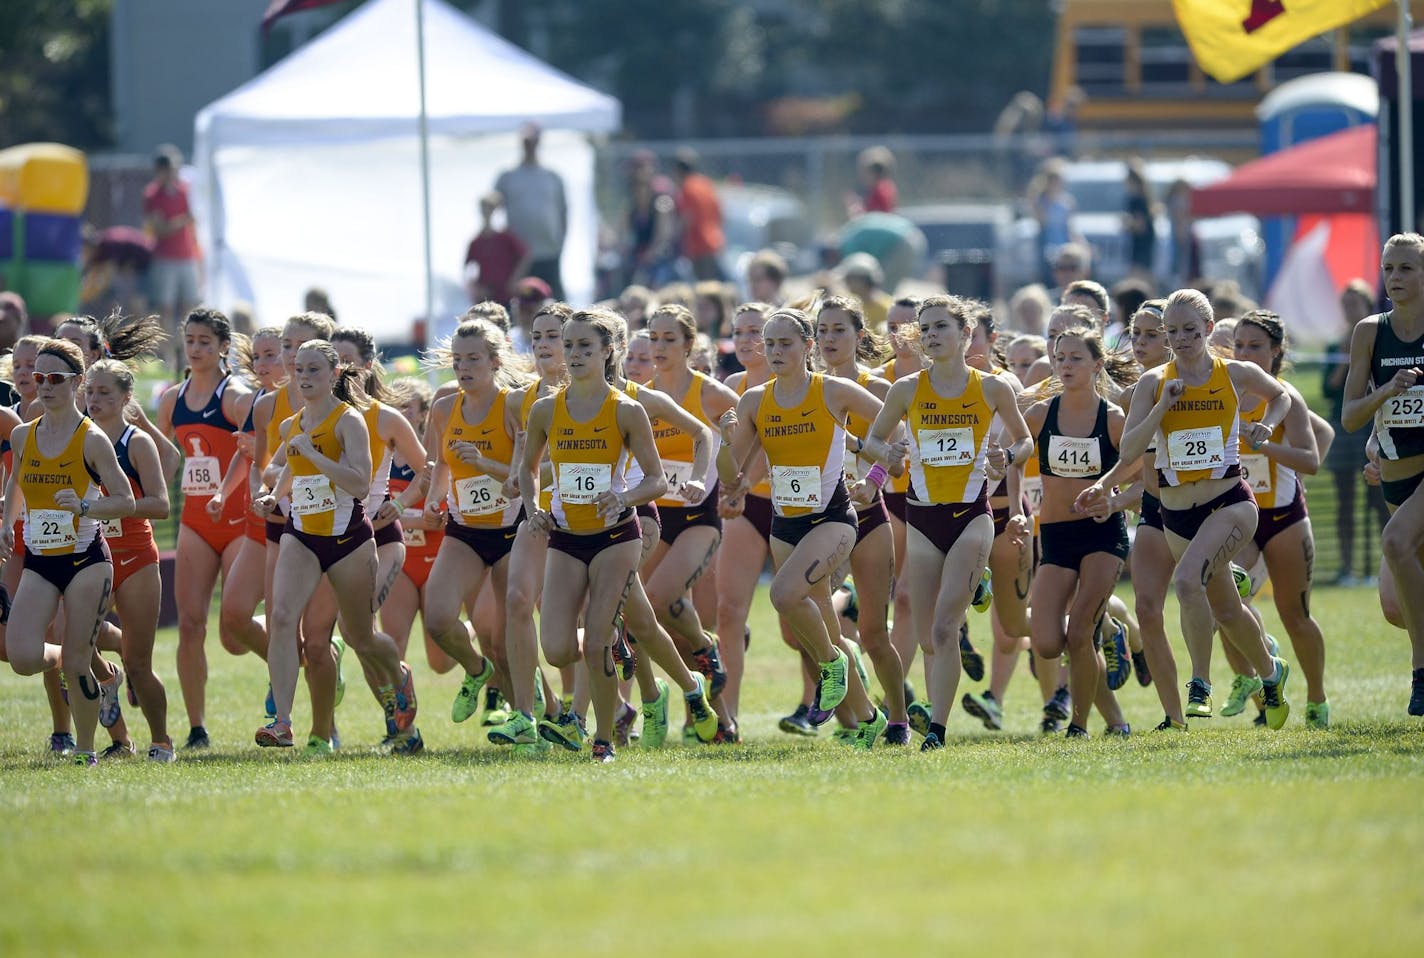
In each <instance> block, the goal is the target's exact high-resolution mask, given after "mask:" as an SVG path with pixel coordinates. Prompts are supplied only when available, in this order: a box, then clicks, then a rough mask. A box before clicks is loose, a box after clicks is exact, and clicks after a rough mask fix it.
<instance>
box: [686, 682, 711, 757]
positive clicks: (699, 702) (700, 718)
mask: <svg viewBox="0 0 1424 958" xmlns="http://www.w3.org/2000/svg"><path fill="white" fill-rule="evenodd" d="M692 677H693V678H694V679H696V680H697V690H696V691H694V692H687V693H685V694H684V695H683V698H684V699H685V700H686V701H687V712H688V714H689V715H690V716H691V717H692V730H693V732H694V733H695V734H696V735H697V739H698V741H701V742H710V741H712V740H713V739H714V738H716V737H717V713H716V712H714V711H712V703H711V702H709V701H707V687H706V686H707V684H706V682H705V681H704V680H703V678H702V673H701V672H693V673H692Z"/></svg>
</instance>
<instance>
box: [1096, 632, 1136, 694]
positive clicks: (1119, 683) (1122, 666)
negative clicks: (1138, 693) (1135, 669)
mask: <svg viewBox="0 0 1424 958" xmlns="http://www.w3.org/2000/svg"><path fill="white" fill-rule="evenodd" d="M1104 625H1106V626H1108V627H1110V628H1111V629H1112V634H1111V635H1110V636H1109V637H1108V641H1106V642H1104V643H1103V659H1104V660H1105V661H1106V662H1107V669H1108V674H1107V679H1108V688H1109V689H1112V690H1113V691H1114V692H1116V691H1117V690H1118V689H1120V688H1122V687H1123V686H1124V685H1126V684H1127V680H1128V678H1130V677H1131V676H1132V657H1131V656H1130V655H1129V654H1128V651H1127V626H1125V625H1123V624H1122V623H1121V622H1119V621H1118V620H1117V619H1114V618H1113V617H1112V616H1107V617H1106V622H1104Z"/></svg>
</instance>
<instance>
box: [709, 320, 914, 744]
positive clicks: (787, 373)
mask: <svg viewBox="0 0 1424 958" xmlns="http://www.w3.org/2000/svg"><path fill="white" fill-rule="evenodd" d="M815 331H816V330H815V325H814V324H813V323H812V322H811V319H810V317H809V316H807V315H806V314H805V313H804V312H802V311H801V310H799V309H791V308H782V309H778V310H776V311H775V312H773V313H772V314H771V316H770V317H769V318H768V319H767V322H766V326H765V327H764V328H763V338H764V341H765V349H766V355H767V361H768V364H769V365H770V366H771V372H772V376H773V378H772V380H771V381H770V382H768V383H765V384H763V385H761V386H755V387H753V388H751V389H748V390H747V391H746V393H744V394H743V395H742V398H741V400H739V401H738V403H737V408H736V409H735V410H729V411H728V412H727V414H725V415H724V416H723V417H722V422H721V425H722V430H723V437H724V439H727V438H730V440H731V442H730V445H731V449H730V451H720V452H719V456H718V470H719V472H720V475H721V479H722V481H723V482H724V483H725V484H726V485H728V486H730V487H731V489H732V494H733V495H740V494H741V493H743V492H744V491H745V488H746V484H747V482H748V479H749V475H748V471H747V470H748V464H749V463H751V462H753V459H754V457H756V456H758V455H760V454H762V453H765V455H766V460H767V463H768V465H769V466H770V472H771V499H772V507H773V508H774V509H775V512H776V514H775V516H774V517H773V518H772V526H771V540H772V541H771V553H772V562H773V565H774V566H775V568H776V575H775V577H774V578H773V579H772V583H771V604H772V605H773V606H774V607H775V608H776V611H777V612H778V613H779V614H780V615H781V616H782V617H783V618H784V619H785V620H786V622H787V624H788V625H789V626H790V627H791V630H792V631H793V632H794V633H795V634H796V637H797V638H798V639H799V640H800V642H801V645H802V648H804V649H805V650H806V651H807V652H808V653H810V655H811V656H812V658H813V660H814V661H815V662H816V663H817V667H818V670H819V676H818V678H819V681H818V682H817V683H816V691H815V696H814V698H813V701H812V703H811V705H812V708H811V710H810V715H809V716H808V717H809V718H810V719H811V721H812V724H814V725H819V724H822V723H824V722H825V721H826V719H828V718H830V717H831V715H832V714H834V712H835V709H836V707H837V706H838V705H840V704H841V703H842V702H844V703H845V704H846V705H847V706H848V707H849V708H850V710H851V713H852V715H853V718H854V719H855V721H856V722H857V723H858V727H857V730H856V735H855V739H854V742H853V745H854V747H856V748H858V749H869V748H871V747H872V746H873V745H874V744H875V741H876V740H877V739H878V738H879V737H880V735H881V733H883V732H884V731H885V727H886V724H887V720H886V717H885V714H884V713H883V712H881V711H880V710H879V709H877V708H875V707H874V706H873V705H872V704H871V702H870V698H869V696H868V695H867V693H866V689H865V688H864V687H863V685H862V684H861V681H860V678H859V677H858V676H854V675H851V674H849V673H850V672H851V671H852V670H851V669H850V668H849V665H850V661H849V657H848V656H847V655H846V654H845V653H844V652H842V651H840V650H839V649H837V648H836V647H835V645H834V644H833V642H832V639H831V632H830V631H829V629H828V628H827V623H828V621H829V622H834V613H832V612H831V611H830V601H831V596H830V590H831V585H832V582H833V579H834V577H835V574H836V571H837V570H838V569H839V568H840V567H841V565H842V564H843V563H844V562H845V561H846V560H847V559H848V558H849V557H850V552H851V549H852V548H853V547H854V545H855V530H856V526H857V524H856V518H855V510H854V509H853V508H851V504H850V495H849V493H848V492H847V490H846V487H845V475H844V473H845V441H846V440H845V428H844V426H843V425H842V423H844V422H845V420H846V417H847V416H849V415H856V416H859V417H861V418H862V419H866V420H870V419H873V418H874V417H875V416H876V415H878V414H879V413H880V400H879V399H877V398H875V396H873V395H872V394H871V393H869V392H867V391H866V390H865V389H864V388H862V387H861V386H859V385H857V384H855V383H854V382H850V381H847V380H844V379H838V378H836V377H833V376H832V377H828V376H823V375H821V374H819V373H812V372H811V369H810V359H811V353H810V351H811V347H812V344H813V342H814V340H815ZM890 431H891V429H890V427H889V426H888V425H887V426H886V428H885V434H886V435H889V433H890ZM883 445H884V444H883V443H882V446H883ZM723 449H724V450H726V445H725V444H724V447H723ZM886 458H887V459H888V456H886ZM878 478H880V479H881V480H882V481H883V479H884V477H883V476H879V477H878ZM878 484H879V483H877V485H878Z"/></svg>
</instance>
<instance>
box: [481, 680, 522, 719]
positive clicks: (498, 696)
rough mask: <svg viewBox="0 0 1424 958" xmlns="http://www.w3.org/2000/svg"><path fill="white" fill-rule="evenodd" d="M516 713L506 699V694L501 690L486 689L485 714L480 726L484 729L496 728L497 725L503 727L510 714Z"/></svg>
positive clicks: (487, 687)
mask: <svg viewBox="0 0 1424 958" xmlns="http://www.w3.org/2000/svg"><path fill="white" fill-rule="evenodd" d="M513 711H514V706H513V705H511V704H509V700H508V699H507V698H505V697H504V693H503V692H501V691H500V690H499V689H492V688H490V687H489V686H486V687H485V714H484V717H483V718H482V719H480V725H481V726H483V727H484V728H494V727H495V726H496V725H503V724H504V723H505V722H507V721H508V720H509V716H510V713H511V712H513Z"/></svg>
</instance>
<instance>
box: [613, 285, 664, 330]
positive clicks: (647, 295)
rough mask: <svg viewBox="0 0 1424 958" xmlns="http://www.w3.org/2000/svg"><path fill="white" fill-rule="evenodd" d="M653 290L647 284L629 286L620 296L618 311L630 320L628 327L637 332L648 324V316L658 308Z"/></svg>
mask: <svg viewBox="0 0 1424 958" xmlns="http://www.w3.org/2000/svg"><path fill="white" fill-rule="evenodd" d="M657 305H658V304H657V300H656V299H655V298H654V297H653V291H652V290H650V289H648V287H646V286H629V287H628V288H627V289H625V290H623V292H622V293H621V294H620V295H619V297H618V311H619V312H620V313H622V314H623V318H624V319H626V320H627V321H628V329H629V331H631V332H637V331H638V330H640V329H642V328H644V327H645V326H647V325H648V316H649V314H651V313H652V311H653V310H654V309H656V308H657Z"/></svg>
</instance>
